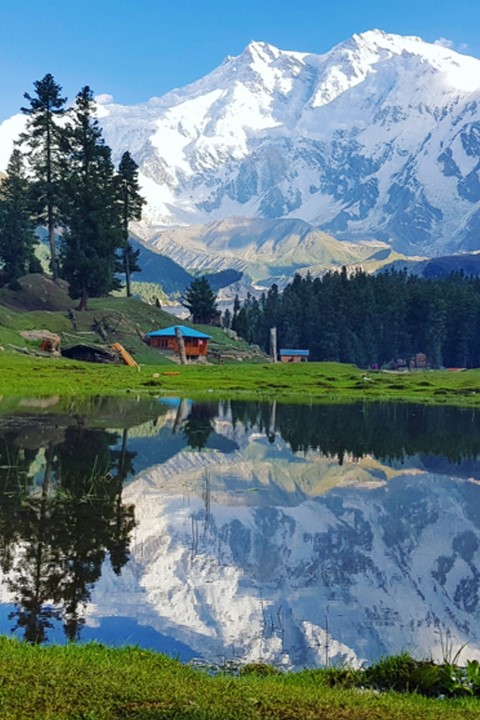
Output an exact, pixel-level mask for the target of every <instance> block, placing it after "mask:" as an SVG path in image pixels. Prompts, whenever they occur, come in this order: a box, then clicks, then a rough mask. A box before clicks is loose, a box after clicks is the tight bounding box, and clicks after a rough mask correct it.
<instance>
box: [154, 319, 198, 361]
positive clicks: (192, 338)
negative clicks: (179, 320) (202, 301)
mask: <svg viewBox="0 0 480 720" xmlns="http://www.w3.org/2000/svg"><path fill="white" fill-rule="evenodd" d="M177 328H178V329H179V330H180V332H181V333H182V336H183V342H184V344H185V354H186V356H187V358H196V357H200V356H204V357H205V356H206V355H208V341H209V340H210V338H211V336H210V335H206V334H205V333H202V332H200V330H194V328H191V327H187V326H186V325H172V326H171V327H168V328H164V329H163V330H152V332H149V333H147V334H146V335H145V340H146V342H147V343H148V345H150V347H154V348H158V349H159V350H171V351H172V352H176V353H179V352H180V350H179V347H178V340H177V334H176V330H177Z"/></svg>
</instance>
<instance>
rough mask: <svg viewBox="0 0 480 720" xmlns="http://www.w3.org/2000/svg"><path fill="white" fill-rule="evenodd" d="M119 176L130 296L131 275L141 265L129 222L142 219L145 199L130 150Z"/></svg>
mask: <svg viewBox="0 0 480 720" xmlns="http://www.w3.org/2000/svg"><path fill="white" fill-rule="evenodd" d="M118 176H119V183H120V202H121V207H122V229H123V243H124V247H123V251H122V264H123V269H124V272H125V285H126V289H127V297H130V296H131V294H132V292H131V286H130V275H131V274H132V273H133V272H139V270H140V267H139V265H138V263H137V260H138V256H139V254H140V251H139V250H134V249H133V248H132V245H131V243H130V242H129V241H128V223H129V222H130V221H131V220H140V218H141V217H142V207H143V205H144V203H145V200H144V199H143V197H142V196H141V195H140V192H139V185H138V165H137V163H136V162H135V160H133V158H132V156H131V155H130V153H129V152H125V153H123V155H122V159H121V160H120V165H119V167H118Z"/></svg>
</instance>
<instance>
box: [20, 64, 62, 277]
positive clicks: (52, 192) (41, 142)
mask: <svg viewBox="0 0 480 720" xmlns="http://www.w3.org/2000/svg"><path fill="white" fill-rule="evenodd" d="M33 85H34V88H35V96H33V97H31V96H30V95H29V94H28V93H25V94H24V97H25V99H26V100H28V102H29V107H24V108H22V112H23V113H24V114H26V115H28V120H27V129H26V132H25V133H24V134H23V135H22V137H21V142H22V143H24V144H25V145H26V146H27V148H28V151H29V152H28V160H29V165H30V168H31V170H32V173H33V175H34V177H35V182H34V184H33V190H34V196H35V198H36V205H37V219H38V221H39V222H41V223H44V224H45V225H46V227H47V230H48V242H49V245H50V267H51V270H52V275H53V279H54V280H57V278H58V267H57V259H56V250H55V227H56V226H57V225H58V224H59V222H60V218H59V196H60V185H61V174H62V136H63V133H62V130H61V128H60V127H59V125H58V122H57V121H58V118H59V117H61V116H62V115H63V114H64V112H65V111H64V106H65V103H66V98H65V97H62V95H61V92H62V88H61V87H60V85H58V84H57V83H56V82H55V80H54V78H53V76H52V75H50V74H47V75H45V77H44V78H43V79H42V80H37V81H36V82H35V83H34V84H33Z"/></svg>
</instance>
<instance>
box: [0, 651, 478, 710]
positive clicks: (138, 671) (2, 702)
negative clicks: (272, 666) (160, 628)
mask: <svg viewBox="0 0 480 720" xmlns="http://www.w3.org/2000/svg"><path fill="white" fill-rule="evenodd" d="M0 673H1V678H2V682H1V687H0V717H1V718H2V720H40V719H42V720H43V719H46V718H49V719H52V720H53V718H55V720H67V719H68V720H81V719H82V720H87V719H88V720H117V719H118V720H120V719H121V720H127V719H128V720H154V719H160V718H161V719H166V718H172V719H173V718H175V720H181V719H184V718H185V719H187V718H188V719H189V720H193V719H195V720H250V719H251V720H256V719H257V718H258V720H260V719H262V720H269V719H271V720H297V719H298V720H380V718H382V719H386V718H389V719H392V720H443V719H445V720H470V719H473V718H478V716H479V713H480V704H479V701H478V700H477V699H475V698H466V699H448V700H437V699H429V698H424V697H421V696H420V695H415V694H412V695H400V694H398V693H391V692H386V693H381V694H378V693H376V692H373V691H368V690H367V691H365V690H364V691H362V690H359V689H348V690H346V689H342V688H339V687H333V688H332V687H330V686H329V681H328V675H327V674H325V673H323V672H322V671H305V672H300V673H287V674H266V675H263V674H260V675H259V674H255V673H253V674H245V675H242V676H240V677H231V676H226V675H217V676H215V677H211V676H209V675H207V674H206V673H204V672H201V671H199V670H193V669H191V668H189V667H186V666H184V665H181V664H180V663H179V662H177V661H176V660H173V659H171V658H167V657H166V656H163V655H158V654H155V653H152V652H149V651H145V650H141V649H139V648H128V647H126V648H122V649H112V648H106V647H102V646H100V645H96V644H89V645H83V646H77V645H69V646H63V647H60V646H53V647H39V646H36V647H32V646H29V645H26V644H24V643H19V642H17V641H14V640H8V639H6V638H0Z"/></svg>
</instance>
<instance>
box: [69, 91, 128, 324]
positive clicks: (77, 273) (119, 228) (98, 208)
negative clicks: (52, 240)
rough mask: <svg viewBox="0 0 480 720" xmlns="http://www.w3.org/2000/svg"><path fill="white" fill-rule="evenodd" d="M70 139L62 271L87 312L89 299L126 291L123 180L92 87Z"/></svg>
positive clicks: (80, 99)
mask: <svg viewBox="0 0 480 720" xmlns="http://www.w3.org/2000/svg"><path fill="white" fill-rule="evenodd" d="M66 137H67V143H68V172H67V174H66V176H65V184H64V190H65V194H64V201H63V205H62V210H63V215H64V222H65V231H64V238H63V246H62V253H61V260H62V268H61V269H62V277H64V278H65V279H66V280H67V281H68V282H69V283H70V294H71V296H72V297H74V298H80V305H79V308H78V309H79V310H85V309H86V308H87V302H88V298H89V297H100V296H102V295H106V294H107V293H108V292H110V291H111V290H114V289H118V288H119V287H120V283H119V281H118V279H117V277H116V273H117V272H119V271H121V263H120V261H119V258H118V256H117V252H118V251H119V250H121V248H122V247H123V225H122V212H121V207H120V203H119V202H118V181H117V178H116V175H115V169H114V166H113V163H112V160H111V151H110V148H109V147H108V146H107V145H106V144H105V143H104V140H103V138H102V133H101V130H100V126H99V124H98V120H97V119H96V117H95V105H94V101H93V93H92V91H91V90H90V88H89V87H88V86H86V87H84V88H83V89H82V90H81V91H80V92H79V94H78V95H77V98H76V103H75V107H74V108H73V113H72V122H71V123H69V125H68V127H67V135H66Z"/></svg>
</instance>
